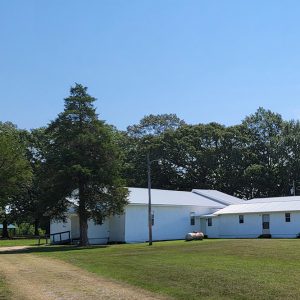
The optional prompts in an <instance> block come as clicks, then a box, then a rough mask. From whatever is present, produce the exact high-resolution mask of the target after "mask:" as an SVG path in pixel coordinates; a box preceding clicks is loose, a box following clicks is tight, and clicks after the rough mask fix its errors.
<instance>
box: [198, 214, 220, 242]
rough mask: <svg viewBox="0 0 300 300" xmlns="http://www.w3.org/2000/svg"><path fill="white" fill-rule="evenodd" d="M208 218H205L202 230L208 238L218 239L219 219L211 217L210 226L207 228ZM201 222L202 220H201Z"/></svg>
mask: <svg viewBox="0 0 300 300" xmlns="http://www.w3.org/2000/svg"><path fill="white" fill-rule="evenodd" d="M207 219H208V218H205V225H206V229H204V230H203V232H205V234H206V235H207V237H208V238H218V237H219V218H218V217H212V218H211V220H212V226H208V225H207V224H208V222H207ZM201 220H203V219H202V218H201Z"/></svg>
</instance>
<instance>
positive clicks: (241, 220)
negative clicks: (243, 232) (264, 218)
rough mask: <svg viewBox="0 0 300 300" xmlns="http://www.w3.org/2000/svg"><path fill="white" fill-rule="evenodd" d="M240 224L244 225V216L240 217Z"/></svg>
mask: <svg viewBox="0 0 300 300" xmlns="http://www.w3.org/2000/svg"><path fill="white" fill-rule="evenodd" d="M239 223H240V224H244V215H239Z"/></svg>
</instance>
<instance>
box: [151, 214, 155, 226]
mask: <svg viewBox="0 0 300 300" xmlns="http://www.w3.org/2000/svg"><path fill="white" fill-rule="evenodd" d="M151 222H152V226H153V225H154V213H152V214H151Z"/></svg>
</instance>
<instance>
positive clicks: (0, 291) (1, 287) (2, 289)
mask: <svg viewBox="0 0 300 300" xmlns="http://www.w3.org/2000/svg"><path fill="white" fill-rule="evenodd" d="M9 299H11V293H10V291H9V289H8V287H7V285H6V282H5V280H4V277H3V276H2V275H1V274H0V300H9Z"/></svg>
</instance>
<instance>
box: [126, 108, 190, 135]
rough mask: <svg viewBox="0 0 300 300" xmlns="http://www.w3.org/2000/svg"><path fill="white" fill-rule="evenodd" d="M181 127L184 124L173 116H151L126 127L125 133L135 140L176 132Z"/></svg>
mask: <svg viewBox="0 0 300 300" xmlns="http://www.w3.org/2000/svg"><path fill="white" fill-rule="evenodd" d="M183 125H185V122H184V121H183V120H181V119H180V118H178V117H177V115H175V114H161V115H152V114H151V115H148V116H145V117H144V118H143V119H141V120H140V122H139V124H135V125H132V126H128V127H127V133H128V135H129V136H132V137H136V138H142V137H145V136H157V135H161V134H163V133H164V132H166V131H167V130H176V129H177V128H179V127H181V126H183Z"/></svg>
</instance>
